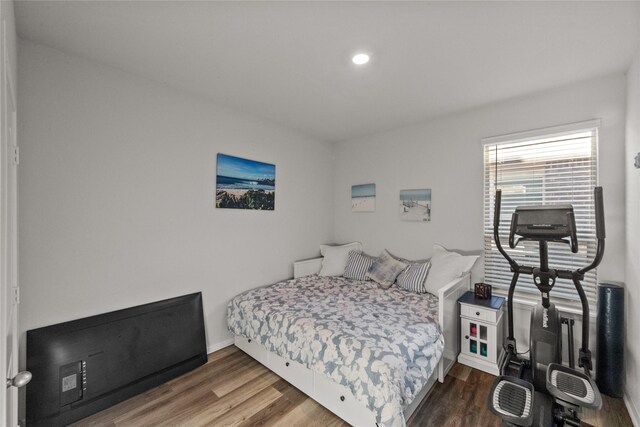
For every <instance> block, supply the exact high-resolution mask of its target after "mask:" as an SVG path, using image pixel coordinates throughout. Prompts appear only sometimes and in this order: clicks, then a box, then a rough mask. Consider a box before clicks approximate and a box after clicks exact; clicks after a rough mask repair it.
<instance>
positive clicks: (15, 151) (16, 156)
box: [13, 147, 20, 166]
mask: <svg viewBox="0 0 640 427" xmlns="http://www.w3.org/2000/svg"><path fill="white" fill-rule="evenodd" d="M13 164H14V165H16V166H17V165H19V164H20V147H13Z"/></svg>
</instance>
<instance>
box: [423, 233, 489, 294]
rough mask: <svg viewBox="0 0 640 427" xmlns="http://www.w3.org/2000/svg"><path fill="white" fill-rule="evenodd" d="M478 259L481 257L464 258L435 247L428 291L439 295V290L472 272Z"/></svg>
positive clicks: (426, 285) (426, 287)
mask: <svg viewBox="0 0 640 427" xmlns="http://www.w3.org/2000/svg"><path fill="white" fill-rule="evenodd" d="M478 257H479V255H471V256H463V255H460V254H458V253H455V252H449V251H448V250H446V249H445V248H443V247H442V246H440V245H433V255H432V256H431V269H430V271H429V274H428V275H427V281H426V283H425V285H424V286H425V289H426V291H427V292H429V293H432V294H434V295H438V289H440V288H441V287H442V286H444V285H446V284H448V283H449V282H451V281H452V280H453V279H457V278H458V277H462V275H463V274H465V273H466V272H468V271H469V270H471V268H473V264H475V262H476V260H477V259H478Z"/></svg>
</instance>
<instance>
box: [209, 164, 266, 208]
mask: <svg viewBox="0 0 640 427" xmlns="http://www.w3.org/2000/svg"><path fill="white" fill-rule="evenodd" d="M275 198H276V165H272V164H270V163H262V162H256V161H255V160H248V159H243V158H241V157H234V156H228V155H226V154H220V153H218V158H217V168H216V208H228V209H257V210H266V211H272V210H274V207H275Z"/></svg>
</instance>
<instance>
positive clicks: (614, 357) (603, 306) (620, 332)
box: [596, 282, 625, 397]
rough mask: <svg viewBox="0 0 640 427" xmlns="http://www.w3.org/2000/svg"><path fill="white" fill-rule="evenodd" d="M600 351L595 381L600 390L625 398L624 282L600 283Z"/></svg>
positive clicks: (612, 395)
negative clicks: (623, 395) (623, 394)
mask: <svg viewBox="0 0 640 427" xmlns="http://www.w3.org/2000/svg"><path fill="white" fill-rule="evenodd" d="M597 329H598V333H597V338H598V354H597V364H596V383H597V384H598V388H599V389H600V392H601V393H603V394H606V395H607V396H611V397H622V393H623V384H622V382H623V378H624V372H623V366H624V335H625V330H624V287H623V286H622V284H621V283H615V282H611V283H600V285H598V328H597Z"/></svg>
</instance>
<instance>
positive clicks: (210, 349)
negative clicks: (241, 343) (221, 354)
mask: <svg viewBox="0 0 640 427" xmlns="http://www.w3.org/2000/svg"><path fill="white" fill-rule="evenodd" d="M231 344H233V338H229V339H228V340H224V341H220V342H215V343H213V344H211V345H210V346H208V347H207V353H208V354H211V353H213V352H214V351H218V350H220V349H222V348H225V347H229V346H230V345H231Z"/></svg>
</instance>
